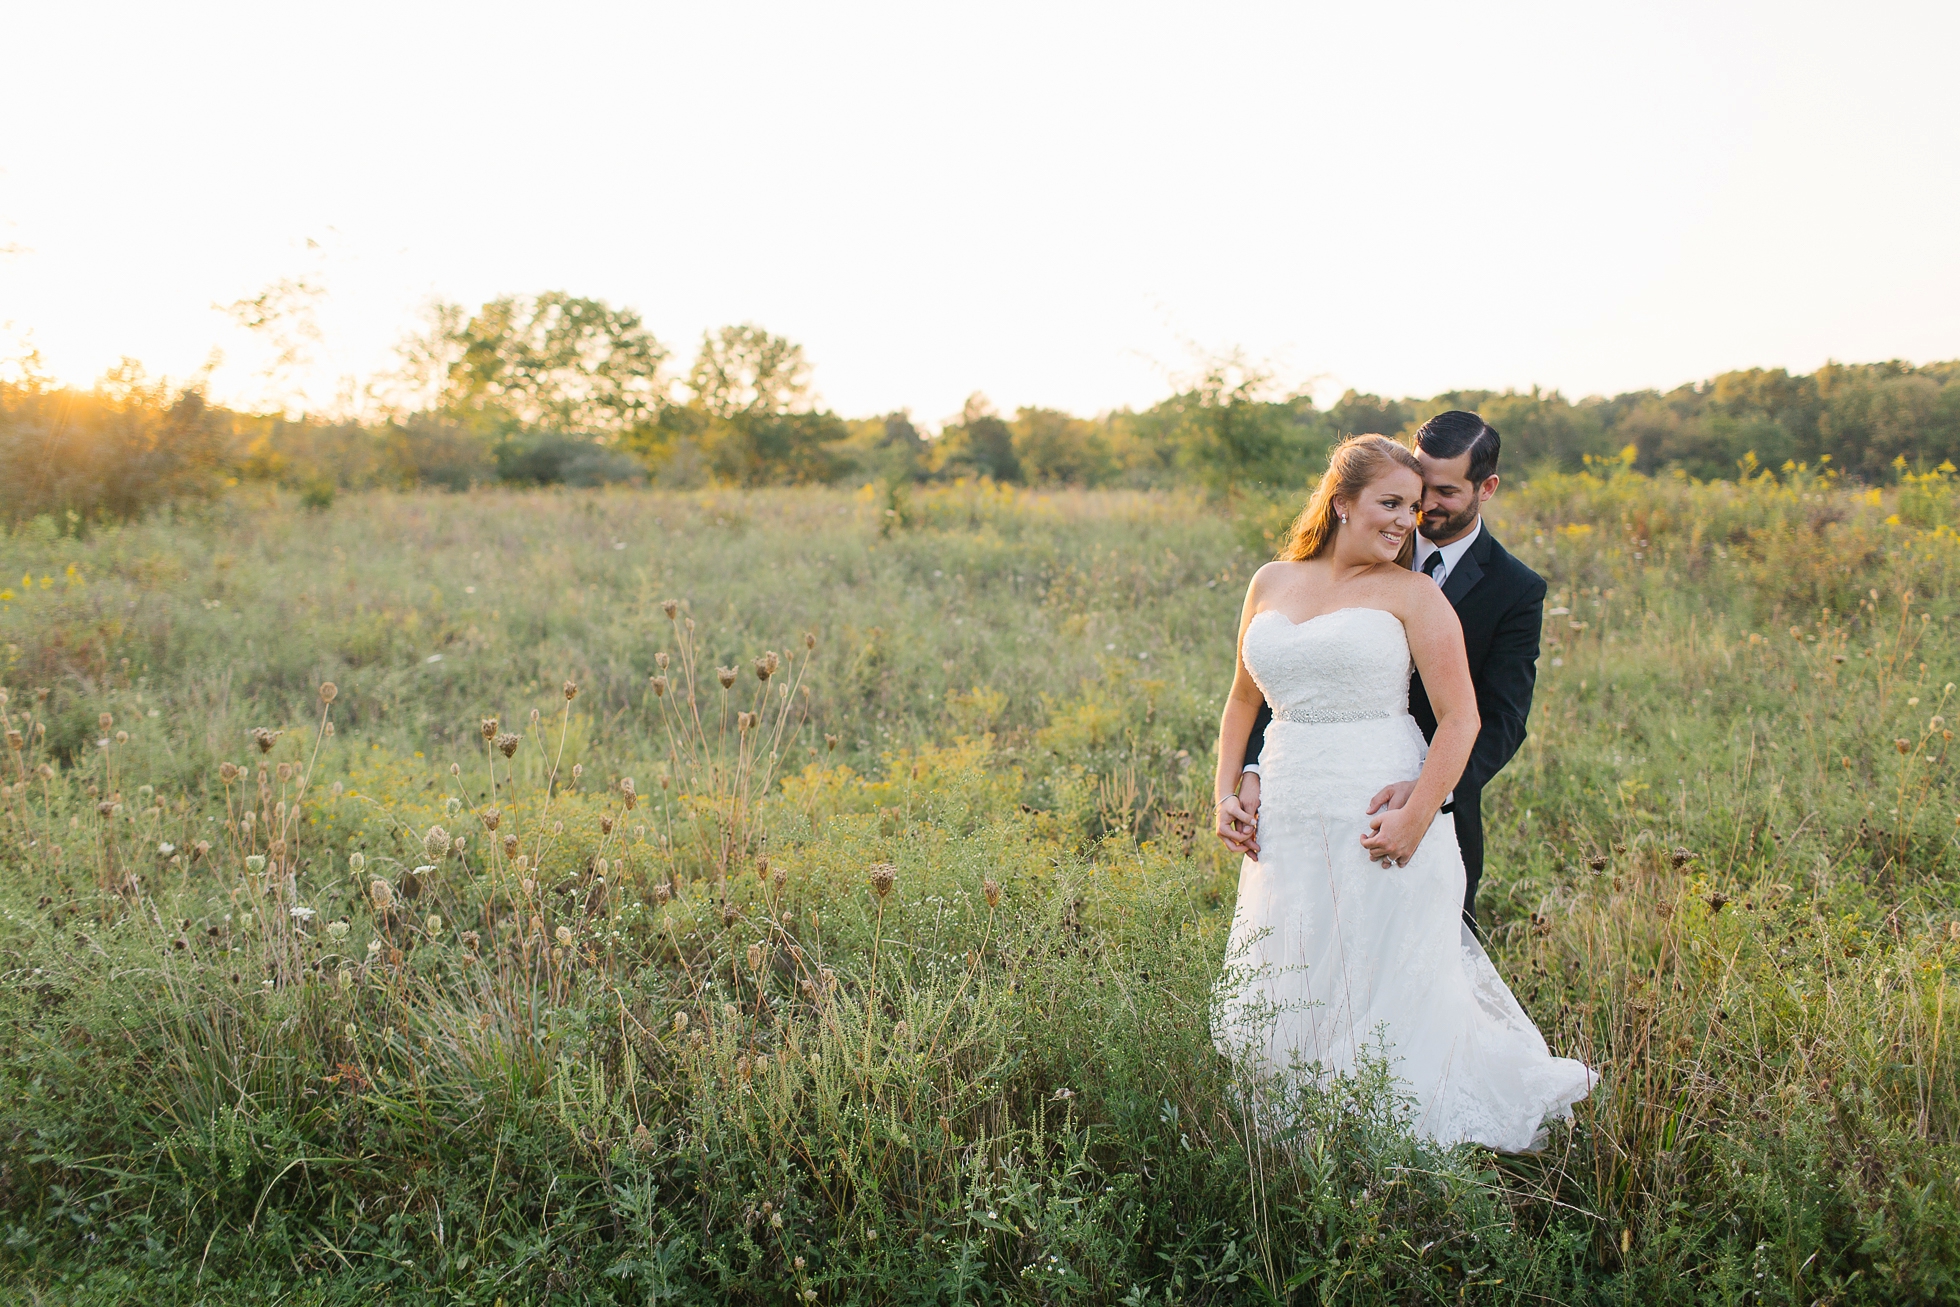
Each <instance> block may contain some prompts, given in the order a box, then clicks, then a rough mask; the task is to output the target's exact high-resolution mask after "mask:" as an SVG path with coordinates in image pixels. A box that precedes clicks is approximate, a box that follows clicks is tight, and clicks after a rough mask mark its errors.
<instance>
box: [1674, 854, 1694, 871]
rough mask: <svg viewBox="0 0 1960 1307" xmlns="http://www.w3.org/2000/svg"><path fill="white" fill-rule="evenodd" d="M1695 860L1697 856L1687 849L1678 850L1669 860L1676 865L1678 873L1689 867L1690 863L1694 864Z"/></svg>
mask: <svg viewBox="0 0 1960 1307" xmlns="http://www.w3.org/2000/svg"><path fill="white" fill-rule="evenodd" d="M1694 860H1695V855H1694V854H1692V853H1690V852H1689V851H1688V850H1686V849H1676V850H1675V851H1674V853H1673V855H1672V856H1671V857H1670V858H1669V861H1670V862H1671V863H1673V864H1674V869H1675V870H1676V871H1679V870H1681V868H1683V867H1685V866H1687V865H1688V864H1689V863H1691V862H1693V861H1694Z"/></svg>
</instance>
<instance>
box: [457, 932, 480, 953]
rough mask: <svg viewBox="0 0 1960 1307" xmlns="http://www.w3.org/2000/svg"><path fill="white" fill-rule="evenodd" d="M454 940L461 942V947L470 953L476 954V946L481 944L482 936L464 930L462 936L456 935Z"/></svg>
mask: <svg viewBox="0 0 1960 1307" xmlns="http://www.w3.org/2000/svg"><path fill="white" fill-rule="evenodd" d="M456 938H457V939H459V940H461V941H462V944H463V947H464V948H466V949H468V950H469V951H470V952H472V953H474V952H476V949H477V945H479V944H481V943H482V942H483V938H482V936H480V935H478V934H477V933H476V932H475V931H473V930H466V931H464V932H463V933H462V934H460V935H458V936H457V937H456Z"/></svg>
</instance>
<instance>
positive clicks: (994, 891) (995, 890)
mask: <svg viewBox="0 0 1960 1307" xmlns="http://www.w3.org/2000/svg"><path fill="white" fill-rule="evenodd" d="M980 892H981V893H982V894H984V895H986V896H987V906H988V907H990V908H997V907H999V906H1000V882H999V881H997V880H995V879H994V878H993V877H992V876H989V877H987V878H986V879H985V880H983V881H981V882H980Z"/></svg>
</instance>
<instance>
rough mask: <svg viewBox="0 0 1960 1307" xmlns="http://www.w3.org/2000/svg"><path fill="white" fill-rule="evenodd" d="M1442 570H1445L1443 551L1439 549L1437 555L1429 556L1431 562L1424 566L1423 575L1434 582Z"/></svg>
mask: <svg viewBox="0 0 1960 1307" xmlns="http://www.w3.org/2000/svg"><path fill="white" fill-rule="evenodd" d="M1442 570H1443V551H1442V550H1440V549H1438V550H1437V551H1436V552H1435V553H1433V554H1431V555H1430V556H1429V561H1428V562H1426V563H1424V564H1423V565H1422V574H1423V575H1424V576H1426V577H1428V578H1429V579H1430V580H1432V581H1434V580H1435V579H1436V573H1438V572H1440V571H1442Z"/></svg>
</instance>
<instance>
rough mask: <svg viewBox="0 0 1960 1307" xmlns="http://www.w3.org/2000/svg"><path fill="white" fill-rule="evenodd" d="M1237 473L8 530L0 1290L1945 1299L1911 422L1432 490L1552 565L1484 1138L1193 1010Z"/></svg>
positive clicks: (1933, 538) (1957, 1206)
mask: <svg viewBox="0 0 1960 1307" xmlns="http://www.w3.org/2000/svg"><path fill="white" fill-rule="evenodd" d="M1286 508H1287V506H1286V505H1264V504H1260V503H1256V502H1248V503H1242V504H1236V505H1231V506H1220V505H1217V504H1213V503H1207V502H1206V501H1203V500H1201V499H1198V498H1195V497H1192V498H1180V497H1175V496H1169V495H1156V494H1148V495H1146V494H1125V493H1117V492H1099V493H1083V494H1066V493H1058V494H1041V495H1036V494H1026V493H1016V492H1009V491H1002V490H993V489H989V488H986V487H972V486H961V487H949V488H943V489H937V490H930V491H918V492H915V493H913V494H911V495H910V496H909V497H907V498H904V499H901V500H898V501H888V500H886V499H883V498H876V497H872V496H870V495H868V494H867V495H852V494H849V493H844V492H834V491H782V492H768V491H756V492H748V493H712V494H701V495H665V494H658V493H642V492H626V491H603V492H600V491H593V492H535V493H515V492H488V493H472V494H468V495H444V494H439V493H429V494H414V495H388V494H374V495H368V496H364V497H359V498H347V499H342V500H341V501H339V502H338V503H336V504H335V505H334V506H332V507H331V508H329V509H326V510H324V511H313V510H307V509H304V508H302V507H300V506H299V505H298V504H297V503H296V502H295V501H293V500H292V499H290V498H285V497H257V496H254V495H251V494H247V493H244V492H234V493H233V495H232V496H231V497H229V498H226V499H224V500H222V501H220V502H218V503H217V504H216V505H214V506H210V507H207V508H204V509H201V510H199V511H198V512H197V513H195V514H192V513H188V512H187V513H183V514H179V515H175V516H173V515H170V514H163V515H158V516H154V517H151V518H149V519H147V520H145V521H143V522H141V523H137V524H133V525H129V526H126V527H121V528H100V529H91V530H90V531H88V532H86V533H84V534H82V535H80V536H79V537H78V536H77V535H75V534H73V533H72V532H69V531H65V530H64V529H63V527H62V524H60V523H56V522H53V521H50V520H48V519H41V520H39V521H38V522H36V523H32V524H30V525H29V526H28V527H26V528H24V529H23V530H21V531H19V532H17V533H15V534H13V535H11V536H8V537H6V538H5V539H4V542H0V557H4V559H5V567H4V569H0V570H4V573H5V575H0V586H5V587H6V589H5V590H4V591H0V641H4V644H3V645H0V659H4V662H3V663H0V684H4V686H5V687H6V692H7V701H6V703H5V704H4V707H3V708H0V711H4V714H5V723H4V724H5V726H6V728H7V729H8V730H9V731H10V732H16V733H17V734H11V735H9V736H8V744H9V748H8V750H7V752H6V753H5V754H4V755H0V765H4V766H5V768H6V769H7V774H6V776H5V778H4V780H5V784H6V788H5V790H4V791H0V810H4V811H5V813H6V817H5V819H4V821H5V826H4V836H3V840H0V907H4V920H3V921H0V1066H4V1073H0V1074H4V1077H5V1079H4V1083H3V1084H0V1221H4V1229H5V1240H4V1248H0V1280H4V1282H5V1284H6V1285H9V1286H11V1288H0V1294H11V1295H12V1297H13V1298H14V1299H16V1300H20V1301H36V1302H40V1301H48V1302H54V1301H75V1302H122V1301H127V1300H129V1299H130V1298H132V1297H135V1296H137V1295H139V1294H140V1295H141V1296H143V1297H144V1298H145V1299H147V1300H150V1301H154V1302H157V1303H165V1302H230V1301H243V1300H246V1299H248V1298H249V1299H253V1300H261V1301H265V1302H279V1303H287V1302H293V1303H304V1302H338V1301H341V1300H343V1299H346V1300H354V1299H357V1298H358V1299H361V1300H368V1299H372V1298H374V1297H376V1296H380V1297H382V1298H384V1299H396V1300H403V1301H410V1300H421V1299H431V1300H442V1301H453V1302H459V1303H464V1302H468V1303H484V1304H492V1303H497V1302H499V1301H502V1302H507V1303H518V1302H544V1301H567V1302H571V1301H591V1302H622V1303H624V1302H669V1301H672V1302H702V1303H711V1302H731V1301H732V1302H755V1303H763V1302H781V1301H785V1300H790V1301H808V1302H829V1303H846V1302H849V1303H857V1302H891V1303H900V1302H903V1303H915V1302H916V1303H925V1302H948V1303H951V1302H964V1301H1002V1302H1008V1301H1013V1302H1063V1301H1070V1302H1085V1303H1098V1302H1109V1303H1118V1302H1122V1303H1144V1302H1165V1303H1170V1302H1184V1303H1203V1302H1271V1301H1280V1302H1298V1303H1307V1302H1351V1303H1374V1302H1428V1301H1436V1302H1443V1301H1450V1302H1457V1301H1477V1302H1504V1303H1513V1302H1515V1303H1537V1302H1545V1301H1553V1302H1598V1303H1654V1302H1691V1301H1717V1302H1734V1303H1742V1302H1751V1303H1755V1302H1764V1303H1791V1304H1810V1303H1814V1302H1825V1303H1853V1302H1874V1303H1877V1302H1885V1303H1890V1302H1905V1301H1925V1302H1933V1301H1952V1300H1956V1299H1960V1076H1956V1072H1955V1070H1954V1067H1953V1063H1954V1062H1955V1059H1956V1055H1960V1049H1956V1048H1955V1047H1954V1037H1949V1036H1946V1035H1945V1033H1944V1032H1945V1030H1946V1029H1948V1028H1953V1027H1954V1026H1955V1020H1954V1019H1953V1018H1948V1017H1946V1015H1945V1009H1946V1007H1947V1006H1948V998H1949V996H1948V994H1947V992H1946V990H1947V986H1946V981H1945V963H1946V962H1947V961H1960V787H1956V785H1955V781H1954V776H1953V769H1952V765H1951V762H1950V748H1951V745H1950V741H1951V738H1952V730H1951V728H1950V727H1949V726H1948V724H1947V723H1948V722H1949V721H1950V720H1953V719H1955V718H1960V701H1957V700H1956V695H1955V691H1954V689H1953V687H1952V684H1951V682H1953V681H1954V680H1955V679H1956V678H1960V648H1956V637H1955V632H1954V629H1953V617H1954V614H1955V612H1956V610H1960V585H1957V584H1956V583H1960V538H1956V536H1955V534H1954V531H1953V529H1952V525H1951V524H1952V523H1953V522H1954V521H1956V508H1960V501H1956V497H1955V494H1954V486H1953V483H1952V481H1951V480H1950V479H1949V478H1947V477H1945V476H1943V475H1940V474H1934V475H1932V476H1929V477H1925V478H1918V479H1912V480H1909V481H1908V482H1907V483H1906V484H1905V485H1904V486H1903V487H1902V488H1901V489H1898V490H1888V491H1886V492H1884V493H1882V494H1881V493H1878V492H1870V491H1864V490H1860V489H1853V488H1846V487H1841V486H1839V485H1837V484H1835V483H1833V482H1831V481H1828V480H1821V479H1817V478H1813V477H1810V476H1808V475H1807V474H1804V473H1801V472H1791V473H1789V474H1786V476H1785V477H1784V478H1783V480H1781V481H1780V482H1779V481H1774V480H1771V479H1768V478H1765V479H1763V480H1760V481H1755V482H1749V483H1745V484H1741V485H1737V484H1721V483H1718V484H1712V485H1699V484H1695V483H1691V482H1688V481H1685V480H1678V479H1676V480H1665V479H1664V480H1650V479H1647V478H1643V477H1639V476H1635V475H1632V474H1628V473H1624V472H1615V473H1614V474H1612V475H1606V474H1603V473H1602V474H1601V475H1598V476H1593V475H1587V476H1546V477H1539V478H1534V479H1532V480H1530V481H1529V482H1527V483H1525V484H1522V485H1519V486H1516V487H1513V488H1507V489H1506V490H1505V492H1504V493H1503V494H1502V495H1501V496H1500V499H1499V500H1498V501H1497V505H1496V511H1495V512H1494V513H1493V515H1492V517H1493V525H1494V527H1495V528H1496V531H1497V534H1498V535H1499V536H1500V538H1502V539H1503V540H1504V541H1505V542H1506V543H1507V545H1509V546H1510V547H1512V548H1513V549H1514V551H1515V552H1517V553H1518V554H1519V555H1521V556H1522V557H1523V558H1524V559H1525V560H1526V561H1527V562H1529V563H1530V564H1531V565H1532V566H1534V567H1536V568H1537V569H1538V570H1539V571H1541V572H1542V573H1543V574H1544V575H1545V576H1546V577H1547V579H1548V580H1549V581H1550V583H1551V589H1552V597H1551V603H1552V605H1553V607H1552V608H1551V610H1550V616H1549V617H1548V622H1547V629H1546V646H1545V651H1544V657H1543V659H1542V660H1541V664H1540V679H1539V691H1538V698H1537V703H1536V706H1535V709H1534V712H1533V717H1532V722H1531V737H1530V739H1529V740H1528V742H1527V744H1526V746H1525V749H1524V751H1523V753H1522V754H1521V755H1520V756H1519V758H1518V759H1517V760H1516V762H1514V763H1513V764H1512V766H1511V767H1510V768H1509V769H1508V770H1507V771H1506V772H1505V773H1504V774H1503V775H1502V777H1500V778H1499V780H1498V781H1497V782H1496V783H1495V784H1494V785H1493V786H1492V788H1491V789H1490V791H1489V792H1488V793H1487V795H1486V804H1487V807H1488V811H1487V821H1488V825H1489V827H1490V832H1491V839H1490V848H1489V855H1488V856H1489V870H1488V871H1487V873H1486V879H1485V889H1484V891H1483V894H1482V896H1481V901H1482V904H1483V907H1484V909H1485V912H1486V915H1487V917H1488V921H1489V924H1490V926H1491V932H1492V938H1493V941H1494V945H1493V954H1494V957H1495V959H1496V961H1497V964H1498V967H1499V969H1500V970H1501V971H1502V972H1503V974H1504V975H1505V976H1506V977H1507V978H1508V979H1509V980H1510V981H1511V983H1512V985H1513V987H1514V989H1516V991H1517V992H1518V995H1519V998H1520V1000H1521V1001H1522V1002H1523V1003H1524V1004H1525V1006H1526V1008H1527V1010H1528V1011H1530V1012H1531V1013H1532V1014H1533V1016H1534V1017H1535V1018H1536V1019H1537V1020H1538V1021H1539V1022H1540V1024H1541V1025H1542V1027H1543V1028H1544V1029H1545V1031H1546V1034H1547V1036H1548V1038H1549V1039H1550V1040H1551V1042H1552V1044H1553V1046H1554V1048H1555V1050H1557V1051H1560V1052H1564V1053H1569V1054H1571V1055H1574V1056H1580V1057H1584V1058H1586V1059H1587V1060H1589V1061H1591V1062H1593V1063H1594V1064H1596V1065H1599V1066H1601V1067H1602V1068H1603V1069H1604V1071H1605V1073H1606V1084H1605V1087H1604V1089H1603V1090H1602V1091H1601V1092H1600V1093H1599V1094H1597V1095H1596V1096H1595V1098H1594V1099H1593V1100H1592V1101H1591V1102H1589V1103H1587V1104H1586V1105H1584V1106H1582V1108H1581V1109H1580V1112H1579V1116H1578V1120H1577V1121H1576V1123H1575V1124H1574V1125H1573V1126H1572V1127H1570V1128H1561V1129H1560V1130H1558V1131H1557V1132H1555V1134H1554V1137H1553V1142H1552V1146H1551V1147H1550V1148H1549V1149H1548V1150H1547V1151H1546V1152H1544V1153H1543V1154H1540V1155H1537V1156H1533V1157H1525V1158H1509V1157H1506V1158H1498V1157H1493V1156H1491V1155H1489V1154H1485V1153H1479V1152H1477V1151H1476V1150H1458V1151H1455V1152H1439V1151H1437V1150H1433V1149H1428V1148H1425V1147H1423V1146H1420V1145H1418V1144H1416V1143H1415V1142H1413V1141H1412V1140H1411V1139H1410V1138H1409V1137H1408V1136H1407V1134H1406V1132H1405V1131H1403V1130H1402V1129H1400V1128H1398V1115H1399V1112H1400V1107H1399V1105H1398V1104H1397V1103H1396V1102H1395V1101H1394V1098H1393V1096H1392V1094H1390V1093H1387V1092H1385V1087H1384V1082H1383V1080H1382V1077H1381V1076H1380V1075H1379V1074H1377V1075H1375V1076H1373V1077H1372V1078H1370V1079H1365V1080H1364V1081H1362V1082H1358V1083H1352V1084H1344V1085H1340V1086H1336V1087H1334V1088H1332V1089H1329V1090H1318V1089H1314V1088H1312V1087H1310V1086H1308V1085H1306V1084H1290V1085H1277V1086H1266V1087H1263V1088H1254V1087H1252V1086H1249V1085H1248V1084H1247V1083H1246V1082H1245V1080H1244V1079H1243V1077H1240V1076H1237V1075H1235V1074H1234V1071H1233V1068H1231V1067H1230V1066H1228V1065H1225V1064H1223V1063H1222V1062H1221V1061H1220V1060H1219V1059H1218V1058H1217V1056H1216V1055H1215V1054H1214V1053H1213V1052H1212V1050H1211V1046H1210V1037H1209V1025H1208V995H1209V990H1210V986H1211V983H1212V981H1213V979H1214V978H1215V976H1216V972H1217V969H1218V967H1219V965H1220V962H1221V957H1222V953H1223V946H1224V935H1225V930H1226V927H1227V926H1228V924H1229V916H1230V909H1231V897H1232V892H1233V888H1234V884H1235V877H1236V868H1235V867H1234V866H1233V865H1232V864H1231V863H1230V862H1229V860H1228V859H1226V858H1225V857H1224V856H1223V853H1222V851H1221V850H1220V849H1219V848H1218V847H1217V846H1216V841H1215V840H1212V839H1211V838H1210V837H1209V836H1207V835H1206V834H1205V833H1204V832H1205V831H1206V830H1207V829H1208V827H1209V818H1210V814H1209V812H1208V811H1207V804H1208V799H1209V775H1210V758H1209V752H1210V744H1211V736H1212V733H1213V731H1214V730H1215V724H1216V715H1217V711H1218V706H1219V703H1220V701H1221V696H1222V695H1223V693H1224V691H1225V688H1226V684H1227V677H1228V672H1229V668H1230V659H1231V638H1232V630H1233V622H1234V619H1235V617H1236V613H1237V608H1238V604H1239V601H1240V598H1241V595H1242V593H1243V587H1244V583H1245V581H1246V579H1247V577H1248V576H1249V575H1250V573H1251V571H1252V570H1253V569H1254V568H1255V567H1256V566H1257V565H1258V563H1259V562H1260V561H1262V560H1263V559H1264V558H1265V557H1266V556H1268V554H1269V552H1270V548H1271V546H1270V535H1269V533H1270V532H1273V531H1275V530H1277V529H1278V527H1279V525H1280V524H1281V523H1282V522H1283V520H1284V517H1285V514H1286ZM16 577H18V579H15V578H16ZM721 669H727V671H726V672H723V671H722V670H721ZM724 681H725V682H726V684H727V686H728V688H724ZM323 687H331V688H323ZM492 719H494V721H493V720H492ZM255 731H256V732H258V733H259V734H258V735H257V736H256V737H255V736H254V734H253V732H255ZM1953 997H1954V998H1955V1000H1956V1002H1960V993H1956V995H1954V996H1953ZM1956 1035H1960V1029H1957V1030H1956Z"/></svg>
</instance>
